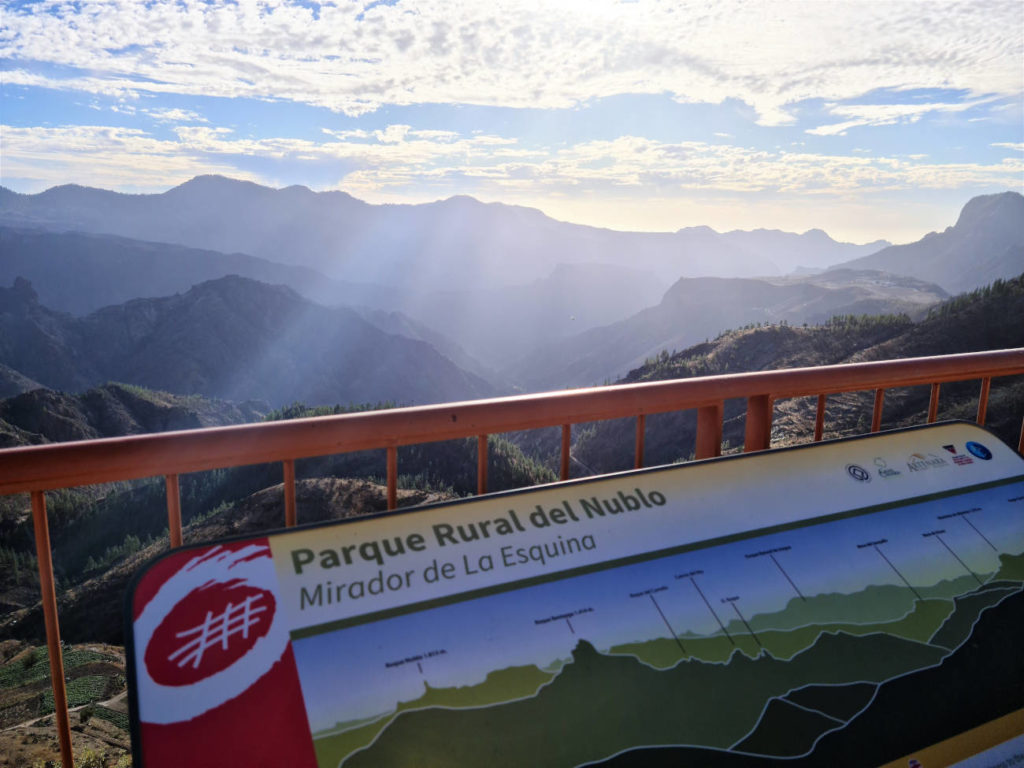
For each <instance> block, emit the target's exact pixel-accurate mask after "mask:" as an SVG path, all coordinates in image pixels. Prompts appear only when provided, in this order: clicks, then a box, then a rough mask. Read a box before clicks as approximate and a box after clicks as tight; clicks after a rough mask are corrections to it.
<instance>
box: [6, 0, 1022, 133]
mask: <svg viewBox="0 0 1024 768" xmlns="http://www.w3.org/2000/svg"><path fill="white" fill-rule="evenodd" d="M1022 14H1024V11H1022V9H1021V5H1020V4H1019V2H1017V0H1009V1H1008V2H1002V1H993V2H985V3H980V2H978V3H953V2H938V1H936V2H927V3H921V2H907V1H904V2H892V3H865V2H799V1H797V2H783V1H782V0H755V1H754V2H741V1H740V0H722V1H721V2H716V3H714V4H707V3H700V2H696V1H692V2H686V1H684V2H679V1H678V0H640V1H639V2H635V3H621V2H615V1H613V0H592V1H591V2H586V3H584V2H574V3H568V2H566V3H562V2H558V3H551V2H543V1H542V0H493V2H487V3H482V2H480V3H478V2H464V1H459V0H402V2H398V3H394V4H380V3H372V2H369V3H368V2H354V1H353V0H337V2H324V3H321V4H319V9H318V11H316V12H314V11H313V10H312V9H311V8H308V7H305V5H302V4H299V3H297V2H285V0H265V1H264V2H260V3H255V2H239V3H236V2H228V1H227V0H211V1H210V2H198V1H196V0H152V1H151V2H147V3H139V2H137V1H136V0H97V1H96V2H90V3H81V2H70V1H69V2H63V1H61V0H54V2H48V3H31V4H25V5H20V6H15V7H7V8H5V13H4V26H3V29H2V30H0V57H3V58H6V59H7V60H8V61H10V62H12V71H11V72H8V73H5V82H7V83H10V84H34V85H38V86H40V87H46V88H57V89H73V90H81V91H87V92H90V93H95V94H103V95H118V96H128V97H131V96H133V95H137V94H140V93H175V94H190V95H207V96H223V97H248V98H256V99H283V100H289V101H294V102H299V103H303V104H311V105H316V106H323V107H328V108H330V109H332V110H335V111H339V112H344V113H346V114H348V115H353V116H355V115H360V114H364V113H366V112H368V111H373V110H376V109H378V108H379V107H381V106H383V105H409V104H432V103H445V104H475V105H491V106H507V107H540V108H566V107H573V106H576V105H580V104H584V103H586V102H588V101H589V100H592V99H595V98H601V97H605V96H610V95H613V94H622V93H646V94H665V93H667V94H670V95H671V96H672V97H673V98H675V99H677V100H678V101H681V102H704V103H720V102H721V101H723V100H724V99H727V98H734V99H740V100H742V101H744V102H745V103H747V104H749V105H751V106H753V108H754V109H755V110H756V113H757V115H758V120H759V122H761V123H762V124H766V125H782V124H786V123H791V122H793V120H794V116H793V113H792V107H793V105H795V104H798V103H800V102H802V101H805V100H807V99H813V98H817V99H824V100H828V101H837V102H838V101H844V100H848V99H851V98H854V97H857V96H860V95H862V94H863V93H864V92H865V91H866V90H868V89H877V88H890V89H912V88H915V89H920V88H943V89H955V90H961V91H964V92H966V93H968V94H973V95H974V96H975V97H977V96H981V95H983V94H997V95H1012V94H1018V93H1020V92H1021V90H1024V85H1022V81H1024V75H1022V73H1021V68H1020V61H1021V56H1022V51H1021V35H1020V28H1021V23H1022ZM60 71H65V72H67V74H66V75H57V74H53V73H54V72H60ZM44 72H45V74H44ZM865 119H866V118H864V117H857V118H850V119H847V120H845V121H843V122H845V123H848V124H849V125H848V126H847V127H853V125H864V124H871V123H870V122H868V123H865V122H864V120H865ZM901 119H902V118H901ZM841 124H842V123H840V125H841ZM827 128H828V126H824V127H822V130H824V129H827Z"/></svg>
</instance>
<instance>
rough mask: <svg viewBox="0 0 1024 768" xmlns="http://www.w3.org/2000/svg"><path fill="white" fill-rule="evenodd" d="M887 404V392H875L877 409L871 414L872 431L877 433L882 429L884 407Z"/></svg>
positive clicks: (877, 390)
mask: <svg viewBox="0 0 1024 768" xmlns="http://www.w3.org/2000/svg"><path fill="white" fill-rule="evenodd" d="M884 404H885V390H884V389H882V388H879V389H876V390H875V408H874V410H873V411H872V412H871V431H872V432H877V431H878V430H880V429H881V428H882V406H883V405H884Z"/></svg>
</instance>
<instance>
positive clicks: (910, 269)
mask: <svg viewBox="0 0 1024 768" xmlns="http://www.w3.org/2000/svg"><path fill="white" fill-rule="evenodd" d="M838 267H840V268H841V267H847V268H851V269H883V270H885V271H886V272H892V273H894V274H897V275H908V276H911V277H916V278H918V279H920V280H930V281H932V282H935V283H938V284H939V285H941V286H942V287H943V288H945V289H946V290H947V291H949V292H950V293H961V292H963V291H970V290H973V289H975V288H979V287H981V286H983V285H988V284H989V283H991V282H993V281H994V280H997V279H1004V280H1005V279H1007V278H1011V277H1015V276H1017V275H1019V274H1020V273H1021V272H1022V271H1024V196H1022V195H1021V194H1020V193H1018V192H1003V193H1001V194H998V195H983V196H981V197H975V198H972V199H971V200H970V201H968V203H967V204H966V205H965V206H964V207H963V210H961V212H960V217H959V218H958V219H957V222H956V224H954V225H953V226H952V227H947V228H946V230H945V231H944V232H941V233H936V232H932V233H930V234H928V235H925V236H924V237H923V238H921V239H920V240H918V241H917V242H916V243H910V244H908V245H893V246H891V247H889V248H885V249H884V250H881V251H879V252H877V253H874V254H871V255H869V256H863V257H861V258H858V259H854V260H853V261H848V262H844V263H843V264H840V265H838Z"/></svg>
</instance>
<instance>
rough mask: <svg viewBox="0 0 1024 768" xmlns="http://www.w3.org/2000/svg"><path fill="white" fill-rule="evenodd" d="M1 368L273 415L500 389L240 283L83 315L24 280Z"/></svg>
mask: <svg viewBox="0 0 1024 768" xmlns="http://www.w3.org/2000/svg"><path fill="white" fill-rule="evenodd" d="M0 363H3V364H5V365H6V366H8V367H9V368H10V369H14V371H16V372H18V373H19V374H21V375H23V376H25V377H28V378H29V379H32V380H34V381H36V382H39V383H41V384H43V385H45V386H47V387H49V388H52V389H60V390H65V391H71V392H77V391H81V390H84V389H87V388H89V387H91V386H95V385H96V384H100V383H103V382H105V381H108V380H117V381H123V382H126V383H130V384H137V385H141V386H145V387H151V388H156V389H163V390H167V391H169V392H172V393H179V394H196V393H201V394H205V395H209V396H213V397H220V398H226V399H230V400H236V401H244V400H253V399H258V400H264V401H267V402H268V403H270V404H271V405H273V406H280V405H284V404H287V403H290V402H292V401H294V400H303V401H305V402H311V403H349V402H353V403H361V402H379V401H392V402H399V403H403V404H410V403H425V402H441V401H446V400H465V399H471V398H478V397H484V396H486V395H489V394H491V393H492V392H493V390H492V388H491V387H490V385H489V384H487V383H486V382H485V381H484V380H482V379H480V378H479V377H477V376H475V375H473V374H470V373H468V372H466V371H464V370H462V369H460V368H459V367H458V366H456V365H455V364H454V363H452V362H451V361H450V360H448V358H446V357H444V356H442V355H441V354H440V353H438V352H437V351H436V350H435V349H434V348H433V347H432V346H431V345H430V344H428V343H426V342H423V341H418V340H415V339H410V338H408V337H405V336H397V335H392V334H388V333H385V332H384V331H382V330H380V329H379V328H377V327H376V326H374V325H372V324H370V323H369V322H367V321H366V320H364V319H363V317H362V316H360V315H359V314H358V313H357V312H355V311H353V310H351V309H347V308H344V307H324V306H322V305H319V304H315V303H313V302H310V301H307V300H305V299H303V298H302V297H300V296H299V295H298V294H296V293H295V292H294V291H292V290H291V289H290V288H287V287H284V286H271V285H267V284H265V283H260V282H257V281H255V280H250V279H248V278H242V277H237V276H229V277H223V278H220V279H218V280H212V281H208V282H206V283H202V284H200V285H197V286H195V287H193V288H191V289H190V290H189V291H187V292H186V293H184V294H175V295H173V296H168V297H164V298H160V299H135V300H133V301H130V302H127V303H124V304H119V305H114V306H110V307H106V308H104V309H101V310H97V311H96V312H93V313H91V314H89V315H87V316H85V317H82V318H76V317H73V316H71V315H68V314H64V313H60V312H55V311H53V310H50V309H48V308H46V307H45V306H43V305H42V304H40V303H39V300H38V296H37V295H36V293H35V291H34V290H33V289H32V286H31V284H30V283H29V282H28V281H26V280H23V279H19V280H16V281H15V283H14V285H13V287H11V288H0Z"/></svg>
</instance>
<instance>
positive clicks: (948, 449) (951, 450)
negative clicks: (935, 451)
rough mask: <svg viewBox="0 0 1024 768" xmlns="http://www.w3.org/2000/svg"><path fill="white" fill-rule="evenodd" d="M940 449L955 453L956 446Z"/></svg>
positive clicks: (945, 446) (946, 446)
mask: <svg viewBox="0 0 1024 768" xmlns="http://www.w3.org/2000/svg"><path fill="white" fill-rule="evenodd" d="M942 447H943V448H945V449H946V450H947V451H949V452H950V453H956V446H955V445H944V446H942Z"/></svg>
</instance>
